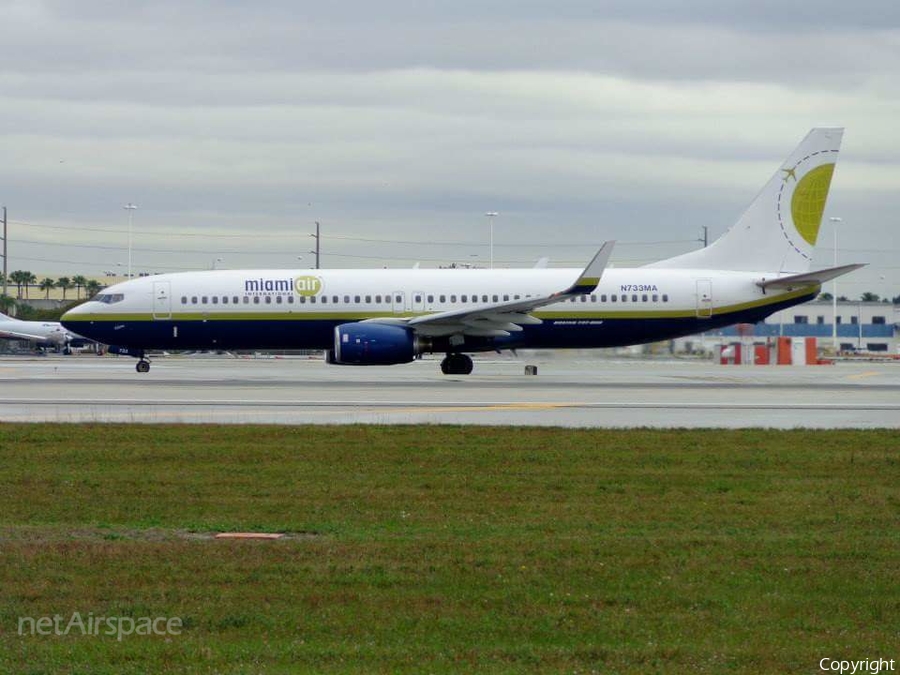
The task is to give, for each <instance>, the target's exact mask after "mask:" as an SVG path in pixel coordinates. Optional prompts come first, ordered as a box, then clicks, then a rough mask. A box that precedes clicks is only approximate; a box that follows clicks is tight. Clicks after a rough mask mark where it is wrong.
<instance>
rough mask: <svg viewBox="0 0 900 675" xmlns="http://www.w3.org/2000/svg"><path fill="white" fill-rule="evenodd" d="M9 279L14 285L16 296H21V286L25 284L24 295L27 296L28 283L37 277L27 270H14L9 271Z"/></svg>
mask: <svg viewBox="0 0 900 675" xmlns="http://www.w3.org/2000/svg"><path fill="white" fill-rule="evenodd" d="M9 280H10V281H11V282H13V283H14V284H15V285H16V297H18V298H21V297H22V286H25V297H26V298H27V297H28V284H30V283H31V282H32V280H34V281H37V277H35V276H34V275H33V274H32V273H31V272H28V271H27V270H16V271H15V272H10V273H9Z"/></svg>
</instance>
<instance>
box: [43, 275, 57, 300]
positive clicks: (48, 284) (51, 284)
mask: <svg viewBox="0 0 900 675" xmlns="http://www.w3.org/2000/svg"><path fill="white" fill-rule="evenodd" d="M54 288H56V282H55V281H53V279H51V278H50V277H44V278H43V279H41V285H40V289H41V290H42V291H44V292H46V294H47V295H46V296H45V297H46V298H47V300H49V299H50V291H52V290H53V289H54Z"/></svg>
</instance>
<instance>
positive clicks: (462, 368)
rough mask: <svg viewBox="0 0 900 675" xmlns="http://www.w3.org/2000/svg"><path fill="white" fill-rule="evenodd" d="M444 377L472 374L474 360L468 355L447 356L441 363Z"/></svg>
mask: <svg viewBox="0 0 900 675" xmlns="http://www.w3.org/2000/svg"><path fill="white" fill-rule="evenodd" d="M441 372H442V373H443V374H444V375H468V374H469V373H471V372H472V359H471V358H469V357H468V356H467V355H466V354H447V356H446V357H445V358H444V360H443V361H441Z"/></svg>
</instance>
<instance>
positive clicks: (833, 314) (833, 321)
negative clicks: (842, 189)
mask: <svg viewBox="0 0 900 675" xmlns="http://www.w3.org/2000/svg"><path fill="white" fill-rule="evenodd" d="M828 220H830V221H831V224H832V229H833V231H834V264H833V265H832V266H833V267H837V226H838V225H839V224H840V223H842V222H843V219H842V218H840V217H838V216H831V218H829V219H828ZM831 347H832V349H834V353H835V354H837V353H838V339H837V278H836V277H835V279H834V281H832V282H831Z"/></svg>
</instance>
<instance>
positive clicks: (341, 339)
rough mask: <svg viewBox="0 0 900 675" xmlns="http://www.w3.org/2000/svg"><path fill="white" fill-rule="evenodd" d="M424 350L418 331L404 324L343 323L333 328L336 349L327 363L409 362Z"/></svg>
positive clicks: (380, 363)
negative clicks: (416, 333) (416, 332)
mask: <svg viewBox="0 0 900 675" xmlns="http://www.w3.org/2000/svg"><path fill="white" fill-rule="evenodd" d="M421 353H422V349H421V346H420V343H419V339H418V338H417V337H416V335H415V333H414V332H413V331H411V330H410V329H409V328H405V327H404V326H391V325H387V324H382V323H365V322H360V323H344V324H341V325H340V326H336V327H335V329H334V349H333V350H332V351H330V352H329V353H328V362H329V363H336V364H340V365H353V366H391V365H394V364H396V363H409V362H410V361H412V360H413V359H415V358H416V356H418V355H419V354H421Z"/></svg>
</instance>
